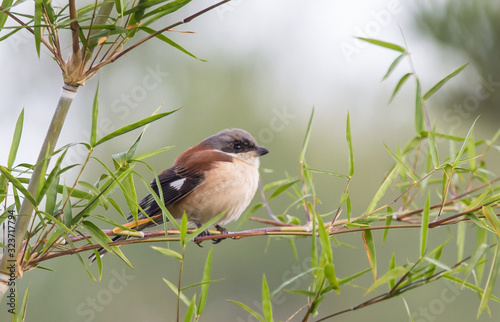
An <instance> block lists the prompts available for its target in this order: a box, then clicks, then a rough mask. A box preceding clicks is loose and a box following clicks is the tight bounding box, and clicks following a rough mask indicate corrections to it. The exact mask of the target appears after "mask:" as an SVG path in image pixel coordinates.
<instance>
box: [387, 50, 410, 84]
mask: <svg viewBox="0 0 500 322" xmlns="http://www.w3.org/2000/svg"><path fill="white" fill-rule="evenodd" d="M405 57H406V53H402V54H401V55H399V56H398V57H396V59H394V61H393V62H392V64H391V66H389V69H388V70H387V73H385V75H384V77H383V78H382V81H384V80H386V79H387V77H389V76H390V75H391V74H392V72H393V71H394V69H395V68H396V67H397V66H398V65H399V63H400V62H401V61H402V60H403V58H405Z"/></svg>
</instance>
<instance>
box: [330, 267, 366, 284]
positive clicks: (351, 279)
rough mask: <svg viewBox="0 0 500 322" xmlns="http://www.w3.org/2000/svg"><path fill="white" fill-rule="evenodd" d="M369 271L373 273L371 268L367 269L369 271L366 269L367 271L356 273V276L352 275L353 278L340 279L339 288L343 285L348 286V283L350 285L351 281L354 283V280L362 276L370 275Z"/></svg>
mask: <svg viewBox="0 0 500 322" xmlns="http://www.w3.org/2000/svg"><path fill="white" fill-rule="evenodd" d="M369 271H371V268H367V269H365V270H362V271H361V272H358V273H356V274H354V275H352V276H349V277H346V278H341V279H339V280H338V282H339V286H342V285H344V284H347V283H349V282H350V281H353V280H355V279H356V278H358V277H360V276H362V275H364V274H366V273H368V272H369Z"/></svg>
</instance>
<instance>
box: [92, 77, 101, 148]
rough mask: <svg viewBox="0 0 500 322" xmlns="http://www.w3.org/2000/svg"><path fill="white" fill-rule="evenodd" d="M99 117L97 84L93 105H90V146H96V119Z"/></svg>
mask: <svg viewBox="0 0 500 322" xmlns="http://www.w3.org/2000/svg"><path fill="white" fill-rule="evenodd" d="M98 115H99V84H97V88H96V90H95V95H94V103H93V104H92V125H91V127H90V146H92V147H94V146H96V142H97V117H98Z"/></svg>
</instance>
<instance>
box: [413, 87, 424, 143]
mask: <svg viewBox="0 0 500 322" xmlns="http://www.w3.org/2000/svg"><path fill="white" fill-rule="evenodd" d="M424 128H425V127H424V104H423V99H422V88H421V86H420V80H418V78H417V90H416V94H415V130H416V131H417V134H418V135H422V133H423V132H424Z"/></svg>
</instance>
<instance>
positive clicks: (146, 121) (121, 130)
mask: <svg viewBox="0 0 500 322" xmlns="http://www.w3.org/2000/svg"><path fill="white" fill-rule="evenodd" d="M175 111H177V110H173V111H170V112H166V113H160V114H156V115H152V116H150V117H146V118H145V119H142V120H140V121H138V122H135V123H132V124H129V125H127V126H124V127H122V128H119V129H118V130H116V131H114V132H112V133H110V134H108V135H106V136H105V137H103V138H101V139H100V140H98V141H97V142H96V144H95V146H98V145H100V144H103V143H104V142H107V141H109V140H111V139H114V138H115V137H118V136H120V135H123V134H125V133H128V132H130V131H133V130H135V129H138V128H140V127H142V126H144V125H147V124H149V123H152V122H154V121H156V120H159V119H161V118H163V117H165V116H167V115H170V114H172V113H174V112H175Z"/></svg>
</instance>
